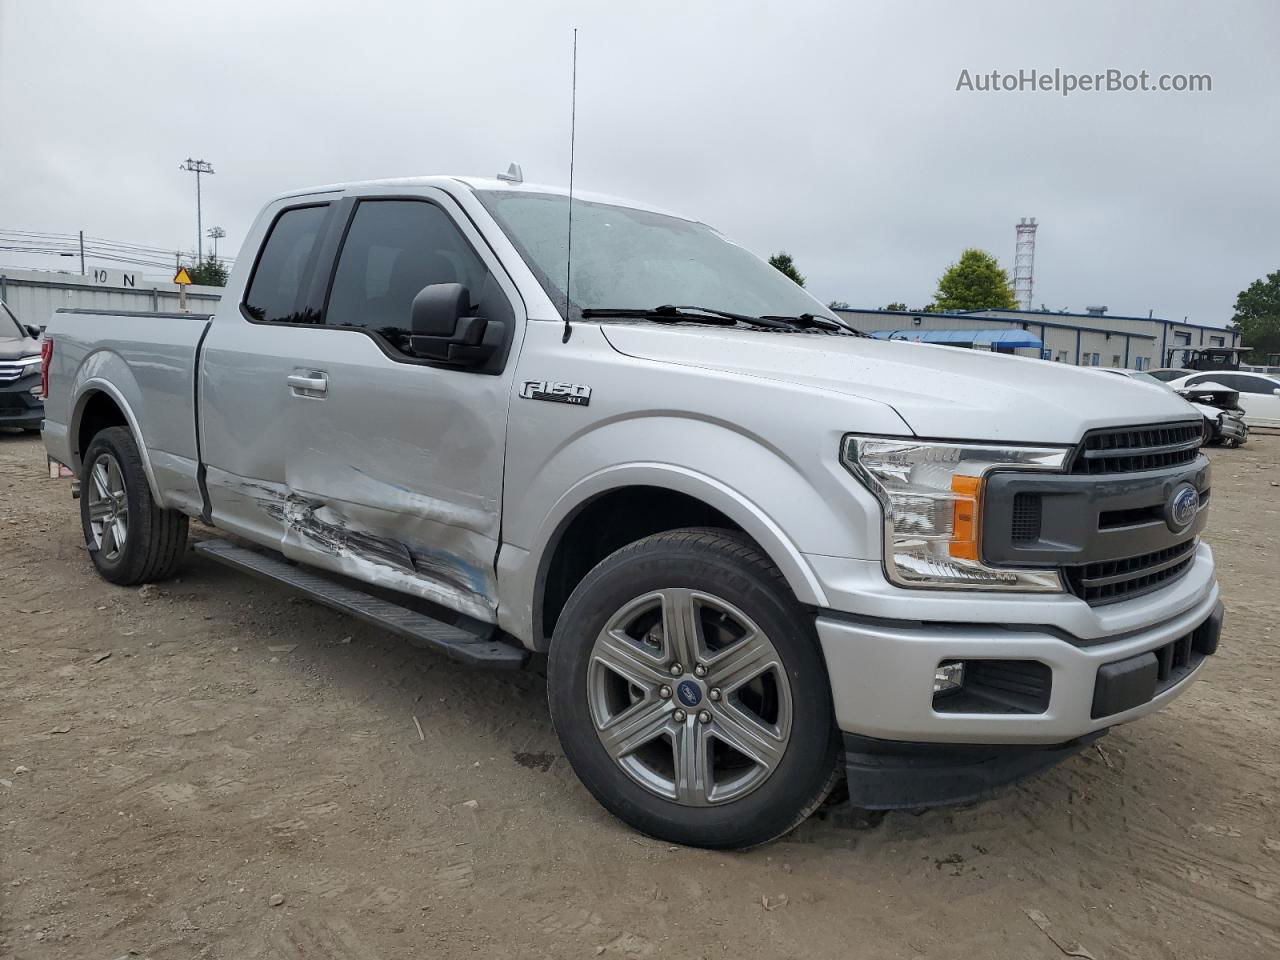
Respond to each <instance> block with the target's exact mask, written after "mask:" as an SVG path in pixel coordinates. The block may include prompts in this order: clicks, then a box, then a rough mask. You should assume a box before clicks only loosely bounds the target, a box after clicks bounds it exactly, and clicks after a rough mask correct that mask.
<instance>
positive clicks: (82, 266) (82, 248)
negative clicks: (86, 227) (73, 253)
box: [80, 230, 84, 277]
mask: <svg viewBox="0 0 1280 960" xmlns="http://www.w3.org/2000/svg"><path fill="white" fill-rule="evenodd" d="M80 276H82V277H83V276H84V231H83V230H81V231H80Z"/></svg>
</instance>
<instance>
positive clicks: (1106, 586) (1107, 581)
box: [1064, 537, 1199, 606]
mask: <svg viewBox="0 0 1280 960" xmlns="http://www.w3.org/2000/svg"><path fill="white" fill-rule="evenodd" d="M1198 542H1199V541H1198V540H1197V539H1196V538H1195V537H1192V538H1191V539H1190V540H1186V541H1183V542H1182V543H1179V544H1176V545H1175V546H1172V547H1165V548H1164V549H1163V550H1156V551H1155V552H1153V553H1144V554H1142V555H1140V556H1136V557H1125V558H1123V559H1121V560H1099V561H1097V562H1095V563H1086V564H1082V565H1081V566H1076V567H1065V568H1064V572H1065V573H1066V575H1067V584H1068V585H1069V586H1070V588H1071V592H1072V593H1074V594H1075V595H1076V596H1077V597H1079V598H1080V599H1081V600H1084V601H1085V602H1086V603H1088V604H1090V605H1091V606H1099V605H1101V604H1104V603H1115V602H1117V601H1119V600H1128V599H1130V598H1132V597H1136V596H1141V595H1142V594H1144V593H1150V592H1151V591H1152V590H1159V589H1160V588H1161V587H1163V586H1165V585H1167V584H1168V583H1170V582H1172V581H1173V580H1176V579H1177V578H1178V577H1180V576H1182V575H1183V574H1184V573H1186V572H1187V571H1188V570H1190V569H1191V563H1192V561H1193V560H1195V555H1196V544H1197V543H1198Z"/></svg>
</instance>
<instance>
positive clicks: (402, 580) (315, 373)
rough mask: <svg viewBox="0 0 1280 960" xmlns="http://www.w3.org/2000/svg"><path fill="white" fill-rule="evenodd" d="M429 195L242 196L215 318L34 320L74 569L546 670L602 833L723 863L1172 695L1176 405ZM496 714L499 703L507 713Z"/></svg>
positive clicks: (1199, 471)
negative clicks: (239, 582)
mask: <svg viewBox="0 0 1280 960" xmlns="http://www.w3.org/2000/svg"><path fill="white" fill-rule="evenodd" d="M569 214H570V201H569V199H568V197H566V195H565V194H564V192H563V191H561V190H557V189H552V188H545V187H537V186H533V185H530V184H524V183H513V182H506V181H500V180H481V179H467V178H451V177H428V178H415V179H407V180H392V181H377V182H369V183H357V184H344V185H338V186H331V187H323V188H317V189H311V190H304V191H299V192H297V193H292V194H288V195H286V196H282V197H279V198H277V199H275V200H273V201H271V202H270V203H269V204H268V205H267V206H266V207H265V209H264V210H263V211H262V213H261V215H260V216H259V218H258V220H257V221H256V223H255V224H254V226H253V228H252V231H251V232H250V234H249V236H248V238H247V240H246V245H245V248H244V251H243V253H242V255H241V256H240V257H239V258H238V259H237V261H236V266H235V270H234V272H233V273H232V276H231V279H230V283H229V285H228V286H227V289H226V294H225V296H224V297H223V299H222V301H221V304H220V305H219V307H218V310H217V313H216V314H215V315H213V316H211V317H210V316H194V315H188V314H127V313H104V312H101V311H82V310H60V311H58V312H57V313H56V314H55V315H54V316H53V318H52V319H51V321H50V323H49V326H48V330H47V335H46V342H45V351H44V357H45V370H44V376H45V378H46V382H47V384H48V387H47V394H48V396H47V399H46V418H47V419H46V420H45V424H44V437H45V442H46V445H47V448H48V451H49V454H50V455H51V456H52V457H53V458H54V459H56V460H58V461H60V462H61V463H64V464H67V465H69V466H70V467H72V468H73V469H74V470H75V472H76V474H77V476H78V477H79V481H78V485H79V492H80V499H81V517H82V521H83V527H84V537H85V542H86V543H87V544H88V547H89V553H90V556H91V557H92V559H93V563H94V564H95V565H96V567H97V569H98V571H99V572H100V573H101V574H102V576H104V577H106V578H107V579H108V580H110V581H112V582H114V583H118V584H137V583H142V582H146V581H150V580H156V579H159V578H163V577H166V576H169V575H170V574H172V573H173V572H174V571H175V570H176V569H177V567H178V565H179V563H180V562H181V561H182V559H183V556H184V553H185V552H186V545H187V524H188V518H192V517H196V518H200V519H201V520H202V521H203V522H204V523H205V524H206V525H209V526H212V527H215V528H217V529H218V530H221V531H225V533H226V535H227V538H224V539H202V540H201V541H200V542H198V543H196V544H195V550H196V552H197V553H200V554H203V555H204V556H205V557H207V558H209V559H212V560H217V561H219V562H223V563H227V564H231V565H232V566H235V567H237V568H239V569H241V570H243V571H245V572H247V573H251V574H255V575H258V576H262V577H267V578H270V579H272V580H276V581H279V582H282V583H286V584H289V585H291V586H293V587H295V588H297V589H299V590H302V591H305V592H306V593H307V594H308V595H310V596H311V597H313V598H315V599H316V600H318V601H320V602H322V603H326V604H329V605H331V606H333V607H335V608H337V609H340V610H343V611H345V612H346V613H348V614H351V615H354V616H358V617H363V618H365V619H367V620H370V621H372V622H374V623H377V624H380V625H382V626H384V627H386V628H387V629H389V630H393V631H395V632H397V633H400V634H404V635H406V636H408V637H410V638H413V639H414V640H415V641H417V642H419V643H421V644H426V645H428V646H432V647H435V648H437V649H439V650H440V651H441V652H443V653H444V654H445V655H448V656H451V657H454V658H456V659H459V660H463V661H466V662H469V663H475V664H482V665H489V666H494V667H509V668H514V667H520V666H522V665H523V664H524V663H525V662H526V661H527V660H528V658H529V657H530V655H531V654H539V655H540V654H545V655H546V658H547V686H548V699H549V701H550V710H551V716H552V720H553V721H554V724H555V728H556V731H557V733H558V735H559V737H560V739H561V743H562V744H563V747H564V751H565V754H566V756H567V757H568V759H569V762H570V763H571V764H572V766H573V768H574V770H575V771H576V772H577V774H578V775H579V777H580V778H581V780H582V782H583V783H584V784H585V785H586V787H587V788H588V789H589V790H590V791H591V793H592V794H594V795H595V797H596V798H597V799H598V800H599V801H600V802H601V803H602V804H603V805H604V806H605V807H607V808H608V809H609V810H610V811H612V812H613V813H615V814H616V815H617V816H619V817H621V818H622V819H623V820H625V821H627V822H628V823H630V824H633V825H634V826H635V827H637V828H638V829H640V830H643V831H645V832H648V833H650V834H652V835H654V836H658V837H661V838H664V839H666V840H670V841H676V842H680V843H687V844H694V845H700V846H708V847H743V846H749V845H752V844H757V843H761V842H764V841H767V840H769V839H771V838H774V837H777V836H779V835H780V834H782V833H783V832H785V831H787V830H788V829H790V828H791V827H793V826H795V825H796V824H797V823H799V822H800V821H801V820H802V819H803V818H804V817H805V816H806V815H808V813H809V812H811V811H812V810H814V809H815V808H816V807H817V806H818V805H819V804H820V803H822V802H823V800H824V798H826V797H827V796H828V794H829V793H830V792H831V791H832V789H833V787H834V786H835V785H836V784H837V783H838V781H839V780H840V778H841V776H842V775H847V776H846V779H847V782H848V790H849V798H850V800H851V801H852V802H853V803H854V804H856V805H858V806H861V807H870V808H894V807H920V806H925V805H929V804H936V803H945V802H956V801H963V800H969V799H973V798H976V797H980V796H983V795H985V794H986V793H987V792H988V791H989V790H991V789H992V788H993V787H995V786H997V785H999V784H1001V783H1005V782H1008V781H1010V780H1012V779H1014V778H1016V777H1019V776H1023V775H1026V774H1028V773H1032V772H1034V771H1036V770H1039V769H1042V768H1044V767H1045V766H1047V765H1049V764H1051V763H1053V762H1055V761H1057V760H1059V759H1061V758H1063V757H1065V756H1068V755H1069V754H1070V753H1071V752H1072V751H1074V750H1077V749H1079V748H1080V747H1081V746H1082V745H1083V744H1085V743H1088V742H1089V741H1090V740H1092V739H1093V738H1096V737H1098V736H1101V735H1103V734H1104V733H1105V732H1106V731H1107V729H1108V728H1110V727H1112V726H1114V725H1116V724H1118V723H1123V722H1126V721H1129V720H1133V719H1135V718H1137V717H1139V716H1141V715H1143V714H1145V713H1147V712H1149V711H1151V710H1154V709H1157V708H1159V707H1161V706H1163V705H1165V704H1166V703H1168V702H1169V701H1170V700H1171V699H1172V698H1174V697H1175V696H1177V694H1178V693H1179V692H1181V691H1183V690H1185V689H1186V688H1187V687H1188V685H1189V681H1190V680H1191V678H1192V677H1193V676H1194V675H1195V674H1196V672H1197V671H1198V670H1199V669H1200V668H1201V666H1202V664H1203V663H1204V660H1205V658H1206V657H1207V656H1209V655H1210V654H1212V653H1214V651H1215V649H1216V647H1217V643H1218V637H1219V634H1220V632H1221V625H1222V618H1223V611H1222V605H1221V603H1220V602H1219V598H1218V586H1217V584H1216V582H1215V578H1214V564H1213V557H1212V554H1211V552H1210V550H1209V547H1208V546H1207V545H1205V544H1204V543H1202V542H1201V540H1200V533H1201V531H1202V529H1203V527H1204V525H1205V521H1206V517H1207V505H1208V502H1209V497H1210V471H1209V464H1208V461H1207V460H1206V459H1205V457H1204V456H1203V454H1202V453H1201V451H1200V444H1201V441H1202V425H1201V418H1200V417H1199V415H1198V414H1197V413H1196V412H1195V411H1194V410H1192V409H1191V408H1190V407H1189V406H1188V405H1187V404H1185V403H1184V402H1183V401H1182V400H1180V399H1179V398H1178V397H1177V396H1175V395H1173V394H1172V393H1169V392H1167V391H1160V390H1153V389H1150V388H1149V387H1146V386H1143V385H1140V384H1135V383H1132V382H1129V381H1127V380H1125V379H1124V378H1120V377H1114V378H1100V377H1097V376H1096V375H1093V374H1090V373H1088V372H1085V371H1080V370H1076V369H1073V368H1069V367H1064V366H1062V365H1058V364H1052V363H1046V362H1043V361H1040V360H1031V359H1022V358H1012V357H1002V356H995V355H991V354H983V353H979V352H971V351H966V350H957V349H953V348H949V347H940V346H930V345H924V344H914V343H900V342H884V341H880V340H875V339H871V338H867V337H864V336H861V335H858V334H856V333H854V332H853V331H851V330H849V329H847V328H846V327H845V326H843V325H842V323H841V322H840V321H839V320H838V319H837V318H836V317H835V316H834V315H832V313H831V312H830V311H828V310H827V309H825V308H824V307H823V306H822V305H821V304H820V303H818V302H817V301H815V300H814V299H813V298H811V297H810V296H809V295H808V294H807V293H805V291H804V290H803V289H801V288H800V287H798V286H796V285H795V284H793V283H792V282H791V281H790V280H788V279H786V278H785V277H783V276H782V275H781V274H780V273H778V272H777V271H775V270H773V269H772V268H771V267H769V266H767V265H766V264H764V263H763V262H761V261H760V260H758V259H757V258H756V257H754V256H752V255H751V254H749V253H748V252H746V251H745V250H743V249H742V248H741V247H739V246H737V245H735V244H734V243H732V242H731V241H729V240H727V239H726V238H725V237H723V236H722V235H721V234H719V233H718V232H716V231H715V230H713V229H711V228H710V227H708V226H706V225H704V224H702V223H700V222H698V221H695V220H690V219H685V218H683V217H679V216H676V215H673V214H669V213H664V212H662V211H659V210H655V209H653V208H650V207H647V206H645V205H642V204H637V203H632V202H629V201H622V200H615V199H609V198H605V197H599V196H592V195H575V196H574V198H573V201H572V217H573V230H572V258H570V256H569V253H568V249H567V248H568V247H569V244H568V242H567V240H568V238H567V236H566V234H567V229H566V227H567V224H568V217H569ZM494 709H501V707H500V705H498V704H495V705H494Z"/></svg>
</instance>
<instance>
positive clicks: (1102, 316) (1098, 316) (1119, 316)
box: [967, 307, 1230, 333]
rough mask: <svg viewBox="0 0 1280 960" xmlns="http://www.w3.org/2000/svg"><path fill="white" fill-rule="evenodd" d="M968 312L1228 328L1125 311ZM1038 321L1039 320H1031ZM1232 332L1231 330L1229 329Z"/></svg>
mask: <svg viewBox="0 0 1280 960" xmlns="http://www.w3.org/2000/svg"><path fill="white" fill-rule="evenodd" d="M967 312H968V313H977V314H982V313H1011V314H1016V315H1017V316H1020V317H1083V318H1084V319H1086V320H1088V319H1093V320H1141V321H1144V322H1145V323H1169V324H1173V325H1174V326H1178V327H1197V328H1203V329H1205V330H1219V331H1221V330H1227V328H1226V327H1215V326H1213V325H1212V324H1208V323H1192V322H1191V321H1189V320H1166V319H1165V318H1164V317H1131V316H1128V315H1126V314H1123V313H1071V312H1070V311H1068V310H1008V309H1005V308H1003V307H989V308H987V309H985V310H969V311H967ZM1031 322H1034V323H1038V322H1039V321H1038V320H1036V321H1031ZM1227 332H1228V333H1230V331H1229V330H1227Z"/></svg>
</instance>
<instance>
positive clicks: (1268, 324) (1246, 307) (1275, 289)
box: [1231, 270, 1280, 363]
mask: <svg viewBox="0 0 1280 960" xmlns="http://www.w3.org/2000/svg"><path fill="white" fill-rule="evenodd" d="M1231 322H1232V323H1233V324H1235V325H1236V326H1238V327H1239V328H1240V343H1241V345H1242V346H1246V347H1252V348H1253V352H1252V353H1251V354H1249V358H1250V361H1251V362H1253V363H1265V362H1266V359H1267V358H1266V354H1268V353H1280V270H1277V271H1276V272H1275V273H1269V274H1267V276H1266V277H1265V278H1264V279H1262V280H1255V281H1253V283H1251V284H1249V286H1248V288H1246V289H1244V290H1241V291H1240V295H1239V296H1238V297H1236V313H1235V316H1234V317H1232V318H1231Z"/></svg>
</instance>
